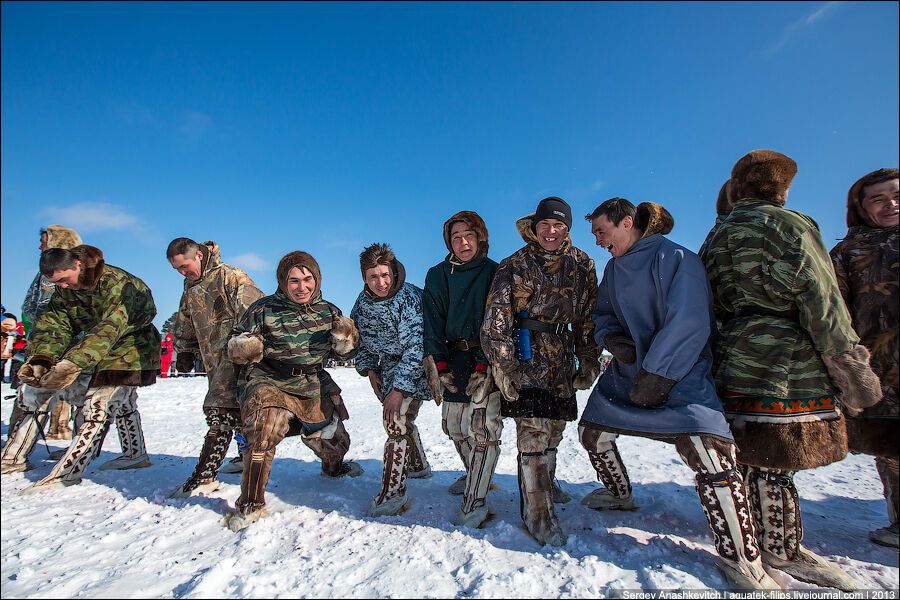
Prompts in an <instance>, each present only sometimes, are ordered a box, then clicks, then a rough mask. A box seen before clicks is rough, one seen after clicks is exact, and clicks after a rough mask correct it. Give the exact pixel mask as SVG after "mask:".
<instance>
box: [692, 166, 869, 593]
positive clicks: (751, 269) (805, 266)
mask: <svg viewBox="0 0 900 600" xmlns="http://www.w3.org/2000/svg"><path fill="white" fill-rule="evenodd" d="M796 172H797V165H796V163H795V162H794V161H793V160H791V159H790V158H789V157H787V156H785V155H783V154H780V153H778V152H774V151H771V150H754V151H752V152H750V153H749V154H747V155H746V156H744V157H743V158H741V159H740V160H739V161H738V162H737V163H736V164H735V166H734V168H733V169H732V173H731V183H730V185H731V197H732V199H733V200H734V206H733V208H732V209H731V211H730V212H729V213H728V215H727V216H726V217H725V219H724V220H723V221H722V223H721V225H720V226H719V228H718V230H717V231H716V232H715V234H714V235H713V238H712V240H711V241H710V243H709V245H708V247H707V251H706V255H705V261H704V262H705V264H706V269H707V273H708V275H709V280H710V284H711V286H712V290H713V309H714V311H715V315H716V319H717V321H718V322H719V323H720V328H721V332H720V336H719V338H718V343H717V346H716V349H715V361H714V362H715V367H714V375H715V380H716V387H717V389H718V392H719V397H720V398H721V400H722V404H723V406H724V408H725V416H726V418H728V420H729V422H730V424H731V429H732V433H733V435H734V439H735V441H736V443H737V447H738V454H737V459H738V462H739V463H740V464H741V465H743V467H744V468H745V469H746V476H745V482H746V485H747V488H748V490H749V494H750V500H751V504H752V506H753V511H754V516H755V521H756V526H757V529H758V531H759V533H760V535H761V544H760V546H761V550H762V559H763V563H764V564H766V565H767V566H768V567H769V568H773V567H774V568H777V569H780V570H783V571H785V572H787V573H790V574H791V575H792V576H794V577H796V578H797V579H800V580H803V581H808V582H810V583H815V584H817V585H823V586H827V587H837V588H839V589H843V590H849V589H854V588H855V587H856V586H857V584H856V583H855V582H854V581H853V580H852V579H850V578H849V577H848V576H847V575H846V574H845V573H844V572H843V571H841V570H840V569H839V568H838V567H837V566H835V565H832V564H830V563H828V562H827V561H826V560H825V559H823V558H822V557H820V556H818V555H816V554H814V553H813V552H811V551H809V550H808V549H806V548H804V547H803V546H802V545H801V543H800V541H801V538H802V535H803V530H802V526H801V519H800V504H799V497H798V494H797V488H796V487H795V485H794V481H793V475H794V473H795V472H796V471H798V470H801V469H812V468H815V467H819V466H823V465H827V464H830V463H832V462H835V461H838V460H841V459H842V458H843V457H844V456H845V455H846V453H847V434H846V428H845V425H844V417H843V412H844V411H845V410H846V409H851V410H853V409H863V408H866V407H868V406H871V405H873V404H874V403H876V402H878V401H879V400H880V399H881V391H880V389H879V386H878V378H877V377H876V376H875V374H874V373H872V370H871V369H870V368H869V365H868V359H869V356H868V352H867V351H866V349H865V348H864V347H863V346H860V345H859V337H858V336H857V334H856V332H854V331H853V328H852V326H851V323H850V315H849V313H848V312H847V308H846V306H845V305H844V302H843V299H842V297H841V294H840V291H839V289H838V285H837V281H836V280H835V277H834V269H833V267H832V265H831V260H830V259H829V257H828V253H827V251H826V249H825V246H824V244H823V243H822V237H821V235H820V234H819V230H818V227H817V226H816V224H815V223H814V222H813V220H812V219H810V218H809V217H807V216H806V215H804V214H802V213H799V212H796V211H791V210H787V209H786V208H784V204H785V201H786V199H787V193H788V189H789V187H790V184H791V181H792V180H793V178H794V175H795V174H796Z"/></svg>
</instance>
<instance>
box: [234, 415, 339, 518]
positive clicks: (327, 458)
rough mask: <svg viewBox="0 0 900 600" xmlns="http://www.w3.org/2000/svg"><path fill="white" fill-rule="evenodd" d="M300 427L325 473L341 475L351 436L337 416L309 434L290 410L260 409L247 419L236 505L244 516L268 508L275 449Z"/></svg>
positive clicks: (301, 433)
mask: <svg viewBox="0 0 900 600" xmlns="http://www.w3.org/2000/svg"><path fill="white" fill-rule="evenodd" d="M298 424H299V425H300V439H301V441H302V442H303V443H304V445H306V446H307V447H308V448H309V449H310V450H312V451H313V452H314V453H315V455H316V456H318V457H319V459H321V461H322V474H323V475H326V476H330V477H335V476H338V475H339V474H340V472H341V466H342V464H343V460H344V455H345V454H347V450H349V449H350V434H349V433H347V430H346V429H345V428H344V424H343V422H342V421H341V420H340V419H339V418H338V416H337V415H334V416H333V417H332V419H331V422H330V423H328V425H327V426H325V427H323V428H317V429H316V430H315V431H312V432H310V433H306V431H308V428H307V427H308V426H307V424H304V423H301V422H300V420H299V419H297V417H295V416H294V413H292V412H291V411H289V410H287V409H285V408H278V407H274V406H270V407H266V408H262V409H259V410H257V411H256V412H255V413H254V414H252V415H247V416H246V417H245V420H244V426H243V432H244V437H245V438H246V440H247V451H246V452H244V471H243V474H242V475H241V495H240V497H239V498H238V500H237V502H236V503H235V508H237V510H238V511H240V512H241V513H243V514H249V513H252V512H254V511H257V510H259V509H261V508H263V507H264V506H265V505H266V486H267V485H268V483H269V474H270V473H271V471H272V462H273V461H274V460H275V447H276V446H277V445H278V444H279V443H280V442H281V441H282V440H283V439H284V438H285V437H287V436H288V433H289V432H291V431H292V430H294V429H296V427H297V425H298ZM223 456H224V453H223Z"/></svg>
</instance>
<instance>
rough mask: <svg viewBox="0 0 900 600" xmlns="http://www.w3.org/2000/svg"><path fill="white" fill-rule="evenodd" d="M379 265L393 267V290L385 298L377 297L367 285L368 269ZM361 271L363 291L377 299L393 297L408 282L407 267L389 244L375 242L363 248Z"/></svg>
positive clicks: (360, 259) (360, 257) (360, 262)
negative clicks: (398, 258)
mask: <svg viewBox="0 0 900 600" xmlns="http://www.w3.org/2000/svg"><path fill="white" fill-rule="evenodd" d="M379 265H385V266H389V267H391V273H392V274H393V283H392V284H391V290H390V292H389V293H388V295H387V297H385V298H378V297H376V296H375V295H374V294H372V293H371V290H369V286H368V285H366V271H368V270H369V269H372V268H375V267H377V266H379ZM359 272H360V274H361V275H362V279H363V292H364V293H365V294H366V296H368V297H369V298H371V299H373V300H376V301H378V300H387V299H388V298H392V297H393V296H394V294H396V293H397V291H398V290H399V289H400V288H401V287H403V284H404V283H405V282H406V268H404V266H403V263H401V262H400V261H399V260H397V257H396V256H394V251H393V250H391V247H390V246H389V245H387V244H379V243H375V244H371V245H369V246H366V247H365V248H363V251H362V252H361V253H360V255H359Z"/></svg>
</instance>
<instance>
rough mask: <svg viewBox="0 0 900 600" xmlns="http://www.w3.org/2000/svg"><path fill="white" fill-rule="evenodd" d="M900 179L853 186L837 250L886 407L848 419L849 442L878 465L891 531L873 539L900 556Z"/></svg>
mask: <svg viewBox="0 0 900 600" xmlns="http://www.w3.org/2000/svg"><path fill="white" fill-rule="evenodd" d="M897 175H898V172H897V169H878V170H877V171H873V172H872V173H869V174H868V175H866V176H864V177H862V178H860V179H859V180H858V181H857V182H856V183H854V184H853V186H852V187H851V188H850V191H849V192H848V193H847V226H848V227H849V230H848V231H847V236H846V237H845V238H844V239H843V240H842V241H841V242H840V243H839V244H838V245H836V246H835V247H834V248H833V249H832V250H831V260H832V261H833V262H834V270H835V274H836V275H837V282H838V287H839V288H840V290H841V295H843V297H844V300H845V301H846V303H847V308H848V309H849V310H850V316H851V317H853V328H854V329H855V330H856V333H858V334H859V337H860V343H862V344H863V345H864V346H865V347H866V348H868V349H869V352H870V353H871V355H872V370H873V371H875V373H877V374H878V376H879V377H880V378H881V390H882V392H883V394H884V400H882V401H881V402H879V403H878V404H876V405H875V406H872V407H871V408H867V409H865V410H863V411H862V412H861V413H860V414H850V415H848V416H847V441H848V445H849V447H850V450H851V451H852V452H861V453H863V454H870V455H873V456H874V457H875V466H876V467H877V468H878V474H879V475H880V476H881V482H882V484H883V485H884V495H885V499H886V500H887V503H888V517H889V519H890V523H891V524H890V526H889V527H886V528H883V529H878V530H876V531H873V532H872V533H871V536H870V537H871V539H872V540H873V541H874V542H876V543H879V544H884V545H888V546H893V547H895V548H896V547H897V543H898V532H900V525H898V518H897V513H898V502H900V484H898V451H897V434H898V430H897V424H898V418H900V411H898V403H897V389H898V387H900V366H898V363H900V360H898V339H897V338H898V333H897V328H898V327H900V319H898V304H897V298H898V296H900V282H898V278H900V260H898V252H897V237H898V235H897V232H898V226H897V222H898V217H897V215H898V208H897V203H898V198H897V196H898V176H897Z"/></svg>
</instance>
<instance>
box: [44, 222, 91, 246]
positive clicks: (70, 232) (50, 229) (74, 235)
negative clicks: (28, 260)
mask: <svg viewBox="0 0 900 600" xmlns="http://www.w3.org/2000/svg"><path fill="white" fill-rule="evenodd" d="M44 232H46V233H47V248H63V249H65V250H71V249H72V248H74V247H75V246H80V245H81V244H82V242H81V236H80V235H78V232H77V231H75V230H74V229H71V228H69V227H63V226H62V225H48V226H47V228H46V229H44V230H42V231H41V233H44Z"/></svg>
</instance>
